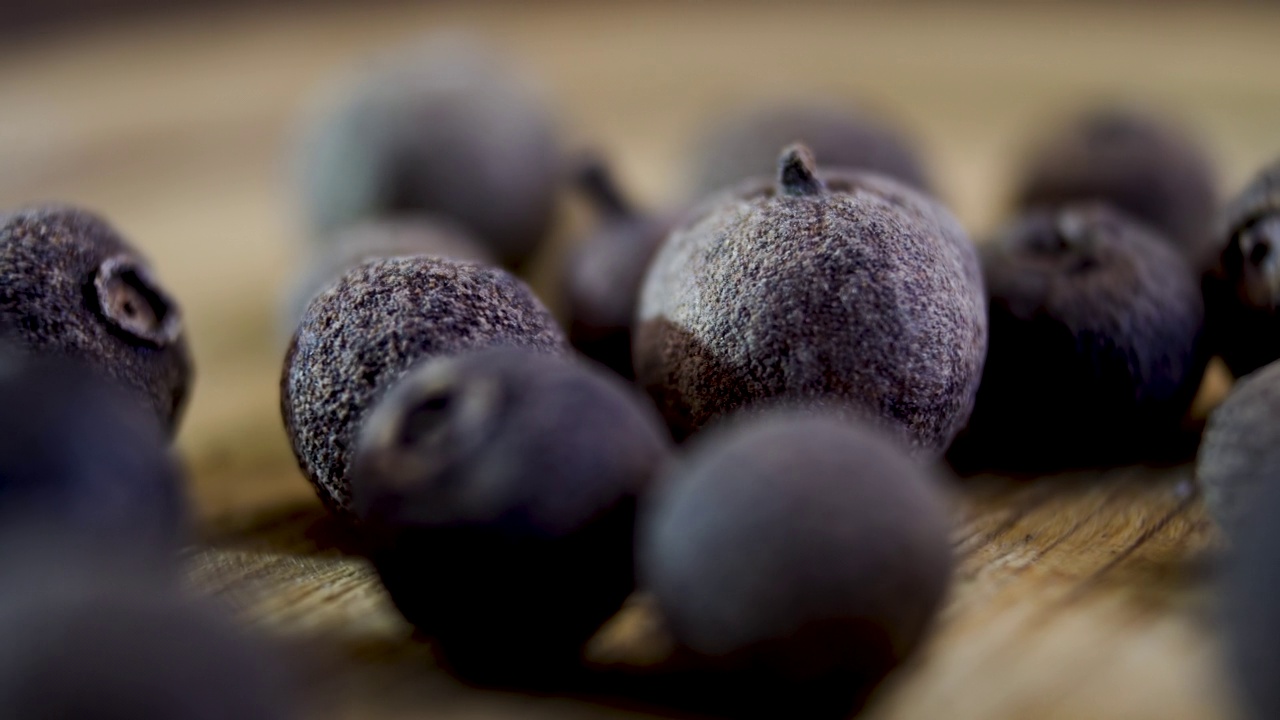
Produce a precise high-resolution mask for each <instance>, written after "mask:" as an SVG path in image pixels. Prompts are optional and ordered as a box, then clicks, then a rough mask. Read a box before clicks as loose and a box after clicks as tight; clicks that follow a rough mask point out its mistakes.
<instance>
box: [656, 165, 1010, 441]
mask: <svg viewBox="0 0 1280 720" xmlns="http://www.w3.org/2000/svg"><path fill="white" fill-rule="evenodd" d="M784 161H785V156H784ZM783 167H784V168H786V167H789V166H788V165H787V164H786V163H785V162H784V164H783ZM817 178H819V179H820V180H821V184H824V185H825V186H826V189H825V190H821V191H815V192H802V193H793V194H783V192H782V191H780V190H779V189H778V188H777V187H776V186H775V185H774V184H773V183H769V182H765V181H762V180H756V181H750V182H748V183H745V184H744V185H742V186H740V187H739V188H737V189H734V190H732V191H729V192H726V193H722V194H720V195H717V196H715V197H713V198H711V199H709V200H707V201H706V202H705V203H704V204H703V205H702V206H701V208H700V209H699V210H698V211H695V212H694V213H692V214H691V215H690V219H689V220H688V221H687V222H686V223H685V224H683V225H682V226H680V227H678V228H677V229H676V230H674V231H673V232H672V234H671V235H670V237H669V238H668V239H667V241H666V242H665V243H664V244H663V246H662V247H661V249H660V250H659V251H658V255H657V257H655V259H654V261H653V264H652V265H651V266H650V269H649V273H648V275H647V276H646V278H645V282H644V286H643V289H642V291H641V296H640V304H639V314H638V322H639V326H638V328H637V332H636V336H635V348H634V352H635V365H636V376H637V379H638V380H639V381H640V382H641V384H642V385H643V386H644V387H645V388H646V389H648V390H649V391H650V393H651V394H652V395H653V396H654V398H655V400H656V401H657V403H658V406H659V408H660V409H661V410H662V411H663V413H664V415H665V416H666V418H667V421H668V423H669V424H670V425H671V426H672V428H673V431H674V432H675V433H676V434H677V435H678V436H684V435H688V434H689V433H691V432H693V431H695V430H697V429H698V428H699V427H701V426H703V425H705V424H706V423H708V422H709V421H711V420H713V419H715V418H717V417H719V416H721V415H723V414H725V413H727V412H730V411H733V410H735V409H737V408H740V407H743V406H745V405H749V404H751V403H755V402H760V401H764V400H774V399H783V400H788V401H792V402H803V403H809V404H823V405H831V406H842V405H843V406H849V407H850V408H852V409H853V410H855V411H856V412H857V413H858V414H863V415H867V416H869V417H870V418H872V419H874V420H875V421H876V422H877V423H879V424H881V425H882V426H884V427H886V428H887V429H889V430H890V431H891V432H893V433H895V434H897V435H899V436H901V437H902V438H903V439H904V441H905V442H906V443H907V444H908V445H909V446H910V447H911V448H912V451H913V452H916V453H919V454H921V455H926V456H936V455H938V454H940V453H941V452H942V451H943V450H945V449H946V447H947V445H948V444H949V443H950V442H951V439H952V437H954V436H955V434H956V432H957V431H958V430H959V429H960V427H961V426H962V425H963V424H964V422H965V420H966V419H967V418H968V416H969V412H970V410H971V408H972V403H973V397H974V394H975V393H976V391H977V388H978V380H979V378H980V376H981V372H982V362H983V357H984V355H985V353H986V344H987V328H986V311H985V304H986V302H985V297H984V294H983V289H982V278H981V275H980V273H979V266H978V259H977V255H976V253H975V251H974V249H973V246H972V244H971V243H970V242H969V238H968V236H967V235H966V234H965V232H964V230H963V229H962V228H961V227H960V225H959V224H958V223H957V222H956V220H955V219H954V218H953V217H952V216H951V214H950V213H948V212H947V211H946V210H945V209H944V208H942V206H940V205H939V204H937V203H935V202H933V201H932V200H930V199H928V198H926V197H924V196H923V195H921V194H919V193H917V192H915V191H913V190H911V189H910V188H907V187H906V186H904V185H901V184H899V183H896V182H894V181H892V180H889V179H887V178H883V177H880V176H875V175H869V174H862V173H852V172H849V173H845V172H830V173H817ZM804 182H805V183H807V182H808V181H804ZM802 184H803V183H802ZM805 187H807V185H805Z"/></svg>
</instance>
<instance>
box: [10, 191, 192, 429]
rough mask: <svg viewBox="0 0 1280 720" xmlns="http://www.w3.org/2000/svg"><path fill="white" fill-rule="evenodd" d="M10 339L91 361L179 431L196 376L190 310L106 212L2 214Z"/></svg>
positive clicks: (51, 209) (56, 209)
mask: <svg viewBox="0 0 1280 720" xmlns="http://www.w3.org/2000/svg"><path fill="white" fill-rule="evenodd" d="M0 336H3V337H4V339H5V340H6V341H8V342H11V343H14V344H16V345H19V346H21V347H24V348H26V349H28V350H30V351H31V352H33V353H42V354H49V355H61V356H66V357H69V358H73V359H76V360H80V361H82V362H84V363H86V364H88V365H91V366H92V367H94V368H96V369H97V370H98V371H100V372H102V373H103V374H105V375H107V376H109V377H111V378H113V379H114V380H116V381H118V382H119V383H120V384H121V385H123V386H125V387H128V388H130V389H132V390H134V391H136V392H137V393H138V394H139V395H140V396H141V397H142V398H144V399H145V401H146V403H147V404H148V405H149V406H150V407H152V408H154V411H155V413H156V415H157V417H159V418H160V420H161V422H162V423H163V424H164V425H165V427H166V429H167V431H168V432H169V433H170V434H172V433H174V432H176V430H177V425H178V421H179V420H180V419H181V416H182V410H183V408H184V407H185V405H186V400H187V395H188V393H189V391H190V387H191V374H192V370H191V358H190V354H189V353H188V350H187V341H186V338H185V336H184V331H183V323H182V311H181V310H180V309H179V308H178V305H177V303H176V302H175V301H174V300H173V299H172V298H171V297H170V296H169V293H168V291H166V290H165V289H164V287H162V286H161V285H160V283H159V281H158V280H157V279H156V277H155V273H154V272H153V271H152V269H151V267H150V265H149V264H148V263H147V261H146V259H145V258H144V257H142V255H141V254H139V253H138V251H137V250H136V249H134V248H133V247H132V246H131V245H129V244H128V243H127V242H126V241H125V240H124V239H123V238H121V237H120V235H119V234H118V233H117V232H116V231H115V230H114V229H113V228H112V227H111V226H110V225H108V224H107V223H106V221H105V220H103V219H102V218H100V217H98V216H97V215H94V214H93V213H90V212H88V211H85V210H80V209H77V208H72V207H67V206H45V207H33V208H27V209H23V210H18V211H16V212H12V213H8V214H5V215H0Z"/></svg>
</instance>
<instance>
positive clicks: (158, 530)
mask: <svg viewBox="0 0 1280 720" xmlns="http://www.w3.org/2000/svg"><path fill="white" fill-rule="evenodd" d="M0 516H3V519H2V520H0V522H2V523H3V524H6V525H7V524H10V523H14V522H23V523H25V522H29V521H33V520H43V521H47V522H49V523H50V524H54V525H58V526H60V527H62V528H63V529H64V530H65V531H66V532H69V533H75V534H83V535H85V536H87V537H89V538H93V539H95V540H96V541H98V542H116V541H124V540H129V541H139V542H140V544H141V547H143V548H156V549H160V550H161V552H162V553H164V554H168V553H172V552H174V551H175V550H177V549H178V547H179V546H180V545H181V544H182V543H183V542H185V541H186V539H187V538H186V531H187V519H188V518H187V506H186V493H185V489H184V487H183V477H182V470H181V467H180V466H179V464H178V462H177V459H176V458H175V457H174V455H173V453H172V451H171V450H170V448H169V440H168V437H167V436H166V434H165V429H164V427H163V426H162V425H161V424H160V422H159V420H157V419H156V417H155V415H154V413H152V412H151V409H150V408H149V407H146V406H145V405H143V404H142V403H140V402H138V398H137V397H136V396H135V395H133V394H130V393H128V392H126V391H125V390H123V389H121V388H119V387H118V386H117V385H115V384H114V383H112V382H110V381H108V380H106V379H104V378H102V377H101V376H100V375H99V374H98V373H96V372H94V371H92V370H91V369H90V368H87V367H85V366H82V365H80V364H79V363H76V362H74V361H71V360H67V359H62V358H50V357H40V356H25V355H22V354H20V353H18V352H16V351H12V350H10V349H5V350H3V351H0Z"/></svg>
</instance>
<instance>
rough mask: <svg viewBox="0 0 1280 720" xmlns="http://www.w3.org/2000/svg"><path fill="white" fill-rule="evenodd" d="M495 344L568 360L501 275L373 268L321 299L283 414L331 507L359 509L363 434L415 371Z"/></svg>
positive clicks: (419, 262)
mask: <svg viewBox="0 0 1280 720" xmlns="http://www.w3.org/2000/svg"><path fill="white" fill-rule="evenodd" d="M493 345H515V346H519V347H527V348H531V349H534V350H540V351H544V352H551V353H558V352H563V351H564V350H565V348H566V342H565V339H564V336H563V334H562V333H561V332H560V329H559V327H557V326H556V324H555V319H554V318H552V317H551V314H550V313H549V312H548V311H547V309H546V308H545V307H543V305H542V303H540V302H538V299H537V298H536V297H534V296H533V293H531V292H530V291H529V288H528V287H527V286H525V284H524V283H523V282H521V281H520V280H517V279H516V278H515V277H512V276H511V275H509V274H507V273H506V272H504V271H502V270H499V269H497V268H491V267H487V266H484V265H477V264H474V263H466V262H458V261H453V260H447V259H443V258H431V257H426V256H415V257H400V258H384V259H380V260H371V261H369V262H366V263H364V264H362V265H359V266H357V267H355V268H354V269H352V270H350V271H348V272H347V273H346V274H345V275H343V276H342V278H341V279H339V280H338V281H337V282H336V283H335V284H333V285H332V286H330V287H329V288H328V289H327V290H325V291H324V292H322V293H321V294H319V295H317V296H316V298H315V300H313V301H312V302H311V305H310V306H309V307H308V308H307V312H306V314H305V315H303V318H302V323H301V325H300V326H299V327H298V331H297V333H295V334H294V337H293V341H292V343H290V346H289V351H288V353H287V354H286V356H285V362H284V375H283V377H282V379H281V383H280V396H281V397H280V404H281V413H282V414H283V416H284V423H285V428H286V430H287V431H288V433H289V437H290V439H291V440H292V442H293V452H294V455H296V456H297V458H298V464H299V466H300V467H301V468H302V471H303V473H304V474H305V475H306V476H307V478H308V479H309V480H310V481H311V482H312V484H313V485H314V486H315V488H316V492H317V493H319V495H320V499H321V500H323V501H324V502H325V504H326V505H328V506H329V507H330V509H332V510H335V511H337V512H339V513H340V514H343V515H345V514H346V513H347V512H348V511H349V509H350V505H349V503H350V468H351V453H352V450H353V447H352V446H353V445H354V443H355V436H356V432H358V429H359V427H360V424H361V422H362V421H363V419H364V416H365V414H366V413H367V412H368V410H369V408H370V407H371V406H372V404H373V403H374V401H375V400H376V399H377V397H378V396H379V395H380V394H381V392H382V390H383V389H384V388H385V387H386V386H387V385H389V384H390V383H392V382H395V381H396V380H397V379H398V378H399V377H400V376H401V375H403V374H404V372H405V371H406V370H408V369H409V367H410V366H412V365H413V364H414V363H416V362H418V361H420V360H424V359H426V358H432V357H436V356H440V355H453V354H457V353H460V352H463V351H466V350H474V349H480V348H485V347H490V346H493Z"/></svg>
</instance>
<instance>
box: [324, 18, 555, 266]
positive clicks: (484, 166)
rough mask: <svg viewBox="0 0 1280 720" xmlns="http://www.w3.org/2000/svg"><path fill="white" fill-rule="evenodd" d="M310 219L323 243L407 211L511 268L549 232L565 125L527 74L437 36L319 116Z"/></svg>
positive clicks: (340, 93) (387, 60)
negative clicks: (460, 233) (453, 228)
mask: <svg viewBox="0 0 1280 720" xmlns="http://www.w3.org/2000/svg"><path fill="white" fill-rule="evenodd" d="M301 153H302V156H301V158H300V162H299V165H300V175H299V180H300V183H301V186H302V187H301V191H302V199H303V211H304V215H305V216H306V218H307V220H308V222H309V226H310V229H311V231H312V233H313V234H314V235H316V236H317V237H324V236H325V235H326V234H329V233H332V232H333V231H336V230H339V229H341V228H342V227H344V226H346V225H351V224H354V223H355V222H357V221H361V220H368V219H372V218H382V217H391V216H396V215H401V214H429V215H437V216H441V217H446V218H450V219H452V220H454V221H456V222H458V223H459V224H461V225H462V226H463V227H465V228H467V230H469V231H470V232H472V233H474V234H475V236H476V237H477V238H479V239H480V240H481V241H482V242H484V243H485V245H486V247H487V249H488V250H489V251H490V252H492V253H493V254H494V255H495V256H497V257H498V258H499V259H500V260H502V261H503V262H504V263H508V264H518V263H520V262H522V261H524V260H525V259H526V258H528V257H529V256H530V255H531V254H532V253H533V251H534V250H535V249H536V248H537V246H538V244H539V243H540V242H541V241H542V239H543V237H544V236H545V235H546V233H547V230H548V228H549V226H550V224H551V221H552V216H553V213H554V210H555V200H556V190H557V188H558V186H559V180H560V175H561V172H562V167H561V156H560V149H559V141H558V138H557V131H556V127H555V121H554V119H553V117H552V113H551V112H550V110H549V109H548V107H547V105H546V102H545V100H544V98H543V97H542V94H541V92H540V91H539V90H538V89H537V88H536V86H535V83H533V82H532V81H531V80H530V78H527V77H525V76H524V75H523V74H522V73H521V71H520V69H519V68H518V66H516V65H515V64H514V63H512V62H509V61H508V59H507V58H505V57H503V56H502V55H501V53H498V52H496V51H494V50H492V49H490V48H488V47H486V46H485V45H483V44H482V43H480V42H478V41H474V40H469V39H465V38H461V37H455V36H445V35H435V36H431V37H428V38H424V39H422V40H421V41H419V42H417V43H414V44H413V45H410V46H406V47H403V48H397V49H396V50H394V51H392V52H389V53H387V54H386V55H384V56H382V57H379V58H376V59H375V62H374V63H372V66H371V67H370V68H369V69H368V70H367V72H365V73H364V74H362V75H361V76H359V77H357V78H355V79H354V80H353V81H350V82H349V83H348V84H346V85H344V86H343V87H341V88H338V89H336V91H335V92H334V94H333V96H332V97H330V98H328V100H327V102H326V103H325V104H324V107H323V108H322V109H319V110H318V111H317V112H316V113H315V115H314V116H313V117H312V118H311V119H310V122H309V124H308V126H307V128H306V130H305V133H304V139H303V144H302V147H301Z"/></svg>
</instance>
